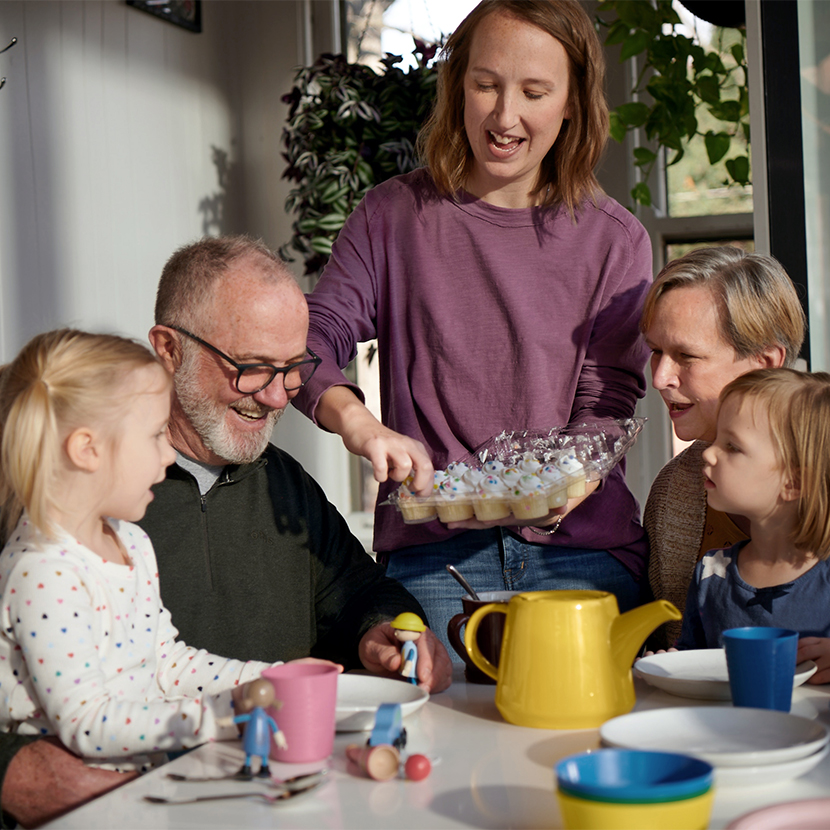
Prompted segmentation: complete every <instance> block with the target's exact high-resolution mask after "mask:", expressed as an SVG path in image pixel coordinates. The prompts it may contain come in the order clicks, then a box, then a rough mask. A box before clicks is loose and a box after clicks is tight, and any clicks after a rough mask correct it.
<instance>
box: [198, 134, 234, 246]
mask: <svg viewBox="0 0 830 830" xmlns="http://www.w3.org/2000/svg"><path fill="white" fill-rule="evenodd" d="M210 149H211V161H212V163H213V166H214V167H215V168H216V178H217V181H218V184H219V190H218V191H217V192H215V193H211V194H210V195H209V196H205V197H204V198H203V199H202V200H201V201H200V202H199V213H201V214H202V234H203V235H204V236H224V235H225V234H231V233H244V232H245V217H244V215H243V214H244V207H245V203H244V200H243V198H242V177H241V175H240V169H239V164H238V162H235V161H232V160H231V158H230V152H229V151H227V150H223V149H222V148H221V147H216V146H213V145H211V148H210Z"/></svg>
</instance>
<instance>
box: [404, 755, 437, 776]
mask: <svg viewBox="0 0 830 830" xmlns="http://www.w3.org/2000/svg"><path fill="white" fill-rule="evenodd" d="M404 772H405V773H406V777H407V778H408V779H409V780H410V781H423V780H424V778H426V777H427V776H428V775H429V774H430V772H432V764H431V763H430V762H429V758H427V756H426V755H410V756H409V757H408V758H407V759H406V764H404Z"/></svg>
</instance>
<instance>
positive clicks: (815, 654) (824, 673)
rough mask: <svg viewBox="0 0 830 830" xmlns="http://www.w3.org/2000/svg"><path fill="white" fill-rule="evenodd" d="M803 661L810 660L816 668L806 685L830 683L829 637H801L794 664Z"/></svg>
mask: <svg viewBox="0 0 830 830" xmlns="http://www.w3.org/2000/svg"><path fill="white" fill-rule="evenodd" d="M805 660H812V661H813V662H814V663H815V664H816V665H817V666H818V671H817V672H816V673H815V674H814V675H813V676H812V677H811V678H810V679H809V680H808V681H807V682H808V683H814V684H819V683H830V637H802V638H801V639H800V640H799V641H798V651H797V652H796V655H795V662H796V663H803V662H804V661H805Z"/></svg>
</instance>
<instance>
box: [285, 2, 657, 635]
mask: <svg viewBox="0 0 830 830" xmlns="http://www.w3.org/2000/svg"><path fill="white" fill-rule="evenodd" d="M604 74H605V67H604V58H603V54H602V49H601V47H600V44H599V40H598V38H597V36H596V33H595V31H594V28H593V26H592V24H591V21H590V19H589V18H588V16H587V15H586V14H585V12H584V10H583V9H582V8H581V6H580V4H579V3H578V2H576V1H575V0H530V1H528V0H485V2H482V3H480V4H479V5H478V6H477V7H476V8H475V9H474V10H473V11H472V12H471V13H470V14H469V16H468V17H467V18H466V19H465V20H464V21H463V22H462V23H461V24H460V26H459V27H458V28H457V29H456V31H455V32H454V33H453V34H452V35H451V36H450V38H449V39H448V41H447V44H446V47H445V49H444V54H443V60H442V63H441V64H440V68H439V81H438V96H437V101H436V104H435V108H434V111H433V113H432V115H431V117H430V119H429V121H428V122H427V124H426V125H425V127H424V130H423V131H422V134H421V136H420V137H419V145H420V149H421V154H422V157H423V158H424V160H425V161H426V164H427V166H426V167H425V168H422V169H420V170H417V171H415V172H413V173H410V174H407V175H403V176H399V177H397V178H394V179H391V180H389V181H387V182H384V183H383V184H381V185H379V186H378V187H376V188H374V189H373V190H372V191H371V192H370V193H368V194H367V196H366V197H365V198H364V199H363V201H362V202H361V204H360V205H359V206H358V208H357V209H356V210H355V211H354V213H353V214H352V215H351V216H350V217H349V220H348V221H347V222H346V225H345V227H344V228H343V230H342V231H341V233H340V236H339V238H338V240H337V242H336V243H335V245H334V249H333V251H332V256H331V259H330V261H329V264H328V266H327V267H326V269H325V271H324V273H323V275H322V277H321V279H320V282H319V283H318V285H317V287H316V289H315V290H314V293H313V294H311V295H310V297H309V308H310V312H311V324H310V331H309V340H308V342H309V345H310V347H311V348H312V349H313V350H314V351H315V352H316V353H317V354H318V355H319V356H320V357H322V358H323V364H322V365H321V367H320V369H319V371H318V372H317V374H316V376H315V377H314V378H313V379H312V381H311V382H310V383H309V384H307V385H306V387H305V388H304V389H303V390H301V393H300V395H299V396H298V397H297V398H296V399H295V404H298V405H299V408H300V409H302V410H303V411H304V412H305V413H306V414H308V415H309V416H310V417H311V418H313V419H314V420H315V421H316V423H318V424H319V425H321V426H323V427H325V428H327V429H329V430H331V431H333V432H336V433H338V434H340V435H341V436H342V437H343V441H344V443H345V445H346V447H347V448H348V449H349V450H350V451H351V452H354V453H356V454H358V455H362V456H365V457H366V458H367V459H368V460H369V461H370V462H371V463H372V465H373V467H374V472H375V478H376V479H377V480H378V481H380V482H381V487H380V493H379V497H378V500H379V502H383V501H384V500H385V499H386V497H387V496H388V494H389V493H390V492H391V491H392V490H394V489H395V488H396V487H397V486H398V482H400V481H402V480H403V479H404V478H405V477H406V476H408V475H409V474H410V471H412V472H413V474H414V476H415V480H414V489H416V490H418V491H421V492H423V493H425V494H426V493H429V492H431V489H432V474H433V468H436V469H442V468H445V467H446V466H447V464H448V463H450V462H452V461H455V460H458V459H460V458H462V457H464V456H466V455H467V453H469V452H470V451H471V450H473V449H475V448H476V447H477V446H478V445H480V444H482V443H483V442H485V441H486V440H487V439H488V438H490V437H492V436H494V435H496V434H498V433H499V432H501V431H502V430H504V429H508V430H521V429H533V428H542V427H553V426H560V425H564V424H568V423H580V422H584V421H595V420H597V419H601V418H625V417H629V416H631V415H632V414H633V412H634V407H635V404H636V401H637V399H638V398H640V397H642V396H643V394H644V393H645V379H644V376H643V370H644V367H645V360H646V351H645V347H644V345H643V343H642V340H641V337H640V335H639V332H638V321H639V317H640V311H641V308H642V303H643V298H644V296H645V293H646V291H647V289H648V286H649V283H650V280H651V249H650V243H649V239H648V236H647V235H646V232H645V230H644V229H643V227H642V226H641V225H640V224H639V222H638V221H637V220H636V219H634V218H633V217H632V216H631V214H630V213H629V212H628V211H627V210H625V209H623V208H622V207H621V206H620V205H618V204H617V203H616V202H614V201H613V200H612V199H609V198H608V197H607V196H606V195H605V194H604V193H603V192H602V190H601V189H600V187H599V184H598V183H597V181H596V179H595V177H594V173H593V168H594V166H595V165H596V164H597V162H598V160H599V158H600V155H601V153H602V150H603V148H604V146H605V142H606V137H607V134H608V111H607V105H606V102H605V97H604V90H603V83H604ZM374 337H377V338H378V350H379V368H380V385H381V409H382V420H383V423H382V424H381V423H379V422H378V421H377V420H376V419H375V418H374V417H373V416H372V415H371V413H370V412H369V411H368V410H367V409H366V407H365V406H363V403H362V397H361V394H360V391H359V389H357V388H356V387H354V386H353V385H351V384H350V383H349V382H348V381H347V380H346V378H345V377H344V376H343V374H342V372H341V371H340V367H343V366H346V364H347V363H348V362H349V361H350V360H351V359H352V357H353V356H354V354H355V347H356V343H358V342H359V341H365V340H370V339H372V338H374ZM593 490H595V492H593V493H592V494H589V495H588V496H587V497H582V498H577V499H571V500H570V501H569V502H568V505H567V507H566V508H561V509H559V510H557V511H552V512H551V514H550V515H549V516H548V517H546V518H544V519H541V520H535V521H534V522H533V526H532V527H520V526H517V524H518V523H517V522H516V520H515V519H510V520H505V521H504V522H503V523H500V524H504V525H510V527H507V526H500V524H496V523H491V524H482V523H479V522H476V521H469V522H463V523H458V524H454V525H452V524H451V525H443V524H441V523H439V522H437V521H432V522H429V523H426V524H422V525H406V524H404V523H403V521H402V520H401V517H400V515H399V514H398V513H397V511H396V510H395V509H394V508H391V507H388V506H386V507H383V506H379V507H378V508H377V510H376V514H375V542H374V548H375V550H376V551H378V552H379V554H380V556H381V557H382V558H385V559H386V561H387V562H388V573H389V575H390V576H394V577H395V578H397V579H399V580H400V581H401V582H403V583H404V585H406V586H407V587H408V588H409V589H410V591H412V593H413V594H415V596H416V597H418V599H419V600H420V601H421V603H422V604H423V605H424V608H425V609H426V611H427V614H428V616H429V620H430V625H431V626H432V627H433V629H434V630H435V631H436V632H437V633H443V632H445V631H446V625H447V621H448V620H449V618H450V617H451V616H452V615H453V614H455V613H457V612H458V611H459V610H460V607H461V606H460V602H459V592H458V587H457V585H456V584H455V583H454V581H453V580H452V579H451V577H450V576H449V575H448V574H447V573H446V570H445V566H446V565H447V564H448V563H453V564H455V565H456V566H457V567H458V568H459V570H460V571H461V572H462V573H463V574H464V575H465V576H466V577H467V578H468V580H469V581H470V582H471V584H472V585H473V587H474V588H475V589H476V590H477V591H492V590H538V589H546V588H596V589H605V590H609V591H612V592H614V593H615V594H616V595H617V597H618V599H619V603H620V606H621V607H622V608H624V609H626V608H631V607H633V606H634V605H636V604H638V602H639V599H640V580H641V577H643V578H644V567H645V559H646V543H645V539H644V533H643V529H642V527H641V525H640V523H639V515H638V506H637V503H636V501H635V499H634V497H633V496H632V495H631V493H630V492H629V491H628V489H627V487H626V485H625V478H624V470H623V468H622V467H618V468H617V469H615V470H614V471H613V472H612V473H611V474H610V476H609V477H608V478H607V480H605V481H604V482H603V483H602V485H601V486H600V487H597V485H596V483H594V485H593V486H592V487H589V493H590V491H593ZM583 502H584V503H583ZM560 522H561V523H560Z"/></svg>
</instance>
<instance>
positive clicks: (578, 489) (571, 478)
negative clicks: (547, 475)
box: [556, 450, 585, 499]
mask: <svg viewBox="0 0 830 830" xmlns="http://www.w3.org/2000/svg"><path fill="white" fill-rule="evenodd" d="M556 466H557V467H558V468H559V469H560V470H561V471H562V472H563V473H564V474H565V475H566V476H567V478H568V498H569V499H575V498H578V497H579V496H584V495H585V468H584V467H583V466H582V464H581V463H580V462H579V461H578V460H577V457H576V455H575V454H574V451H573V450H566V451H565V452H564V453H562V455H560V456H559V458H558V459H557V461H556Z"/></svg>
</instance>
